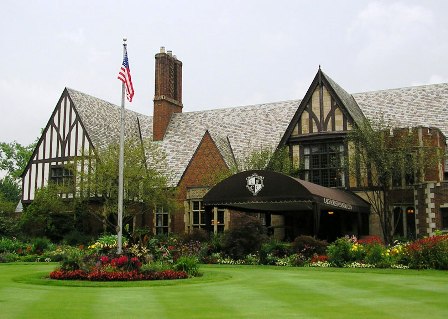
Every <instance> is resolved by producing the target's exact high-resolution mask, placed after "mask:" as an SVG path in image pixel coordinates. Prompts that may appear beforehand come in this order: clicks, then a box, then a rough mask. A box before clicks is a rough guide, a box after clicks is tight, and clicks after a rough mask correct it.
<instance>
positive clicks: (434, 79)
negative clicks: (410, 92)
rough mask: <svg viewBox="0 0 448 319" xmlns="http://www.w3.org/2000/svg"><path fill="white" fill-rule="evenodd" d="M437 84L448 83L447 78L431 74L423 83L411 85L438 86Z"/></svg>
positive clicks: (417, 82)
mask: <svg viewBox="0 0 448 319" xmlns="http://www.w3.org/2000/svg"><path fill="white" fill-rule="evenodd" d="M438 83H448V77H447V76H442V75H439V74H432V75H431V76H430V77H429V79H428V80H427V81H424V82H421V81H420V82H419V81H416V82H412V85H413V86H414V85H425V84H438Z"/></svg>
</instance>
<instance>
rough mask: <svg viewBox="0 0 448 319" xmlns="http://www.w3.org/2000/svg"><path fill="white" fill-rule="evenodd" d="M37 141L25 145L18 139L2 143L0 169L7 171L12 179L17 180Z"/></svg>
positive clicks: (0, 145) (0, 146)
mask: <svg viewBox="0 0 448 319" xmlns="http://www.w3.org/2000/svg"><path fill="white" fill-rule="evenodd" d="M35 147H36V143H32V144H30V145H27V146H24V145H21V144H20V143H17V142H16V141H14V142H11V143H5V142H2V143H0V170H4V171H6V172H7V175H9V176H10V177H11V178H12V179H14V180H17V179H18V178H19V177H20V175H21V174H22V173H23V171H24V169H25V167H26V165H27V163H28V161H29V159H30V157H31V155H32V154H33V151H34V148H35Z"/></svg>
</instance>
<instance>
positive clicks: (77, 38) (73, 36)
mask: <svg viewBox="0 0 448 319" xmlns="http://www.w3.org/2000/svg"><path fill="white" fill-rule="evenodd" d="M59 38H61V39H63V40H66V41H68V42H70V43H73V44H76V45H83V44H84V43H85V41H86V36H85V33H84V29H83V28H78V29H76V30H72V31H65V32H62V33H60V34H59Z"/></svg>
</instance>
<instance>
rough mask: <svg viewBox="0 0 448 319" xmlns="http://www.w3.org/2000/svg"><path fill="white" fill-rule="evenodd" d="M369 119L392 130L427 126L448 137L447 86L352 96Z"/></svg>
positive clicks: (374, 92) (392, 90)
mask: <svg viewBox="0 0 448 319" xmlns="http://www.w3.org/2000/svg"><path fill="white" fill-rule="evenodd" d="M353 97H354V98H355V100H356V102H357V103H358V105H359V107H360V108H361V109H362V111H363V113H364V115H365V116H366V117H367V118H368V119H370V120H375V119H376V120H378V119H381V118H383V119H384V120H385V121H386V122H387V123H388V124H391V125H392V126H394V127H408V126H429V127H431V126H432V127H437V128H439V129H440V130H441V131H442V133H443V134H445V136H446V137H448V83H442V84H431V85H423V86H414V87H407V88H400V89H391V90H382V91H373V92H364V93H356V94H353Z"/></svg>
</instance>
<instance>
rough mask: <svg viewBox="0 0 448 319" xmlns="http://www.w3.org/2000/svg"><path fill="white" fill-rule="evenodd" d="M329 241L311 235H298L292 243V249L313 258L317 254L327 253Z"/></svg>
mask: <svg viewBox="0 0 448 319" xmlns="http://www.w3.org/2000/svg"><path fill="white" fill-rule="evenodd" d="M327 247H328V243H327V242H326V241H323V240H318V239H316V238H314V237H311V236H298V237H296V239H294V242H293V243H292V249H293V250H294V251H295V252H296V253H299V254H302V255H304V256H305V257H306V258H311V257H312V256H314V255H315V254H317V255H324V254H326V251H327Z"/></svg>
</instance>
